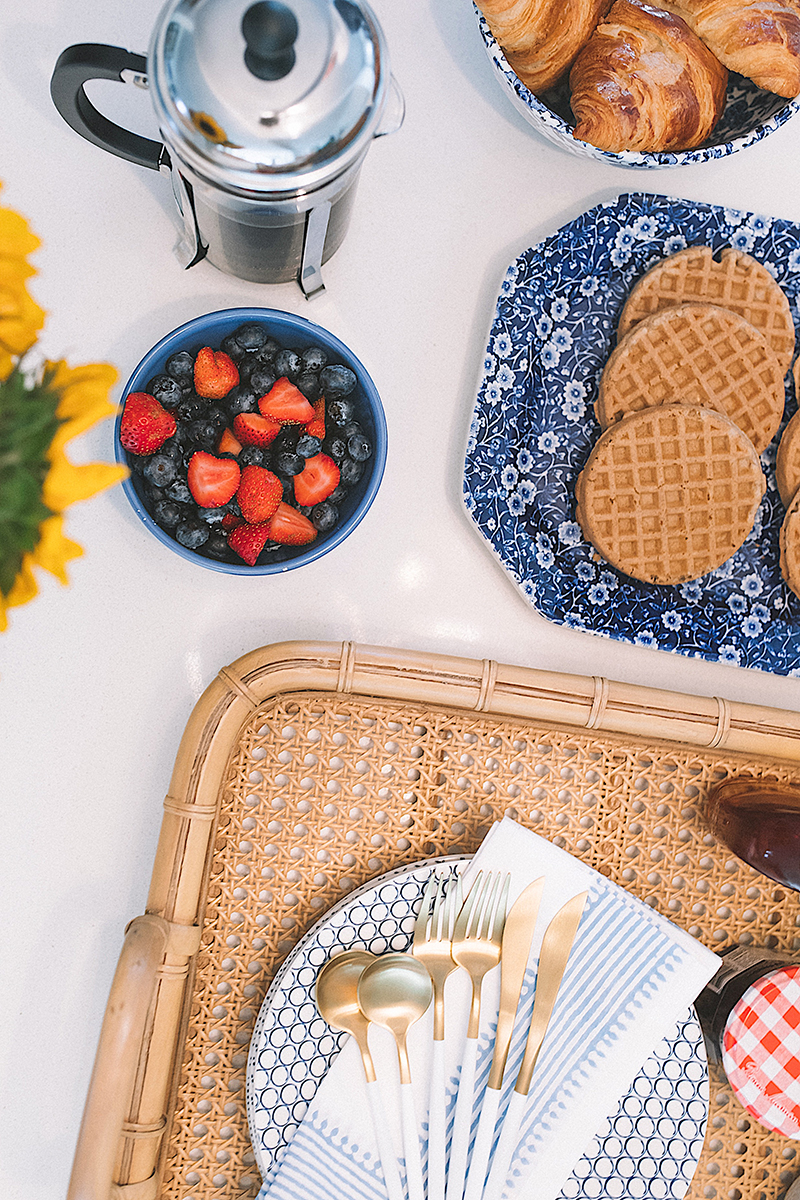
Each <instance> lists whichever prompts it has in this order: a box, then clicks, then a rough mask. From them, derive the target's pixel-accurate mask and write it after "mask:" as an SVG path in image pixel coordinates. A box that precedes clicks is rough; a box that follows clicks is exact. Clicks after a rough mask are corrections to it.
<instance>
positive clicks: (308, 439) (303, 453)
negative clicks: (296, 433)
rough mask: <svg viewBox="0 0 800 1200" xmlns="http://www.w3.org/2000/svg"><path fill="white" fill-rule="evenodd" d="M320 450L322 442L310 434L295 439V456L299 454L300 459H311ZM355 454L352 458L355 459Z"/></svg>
mask: <svg viewBox="0 0 800 1200" xmlns="http://www.w3.org/2000/svg"><path fill="white" fill-rule="evenodd" d="M321 449H322V442H321V441H320V440H319V438H318V437H312V436H311V434H309V433H305V434H303V436H302V437H300V438H298V439H297V445H296V446H295V451H294V452H295V454H299V455H300V457H301V458H313V457H314V455H315V454H319V452H320V450H321ZM355 457H356V456H355V454H354V455H353V458H355Z"/></svg>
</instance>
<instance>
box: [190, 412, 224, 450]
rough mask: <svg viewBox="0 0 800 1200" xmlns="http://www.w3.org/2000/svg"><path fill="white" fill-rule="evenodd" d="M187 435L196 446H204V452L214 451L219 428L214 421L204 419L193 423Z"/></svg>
mask: <svg viewBox="0 0 800 1200" xmlns="http://www.w3.org/2000/svg"><path fill="white" fill-rule="evenodd" d="M187 433H188V434H189V437H190V438H191V439H192V441H193V442H194V443H195V445H197V446H202V448H203V449H204V450H213V449H214V447H215V446H216V444H217V427H216V425H215V424H214V423H213V421H208V420H205V419H202V418H201V420H199V421H192V423H191V424H190V425H189V427H188V429H187Z"/></svg>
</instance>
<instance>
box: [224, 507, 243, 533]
mask: <svg viewBox="0 0 800 1200" xmlns="http://www.w3.org/2000/svg"><path fill="white" fill-rule="evenodd" d="M220 525H221V526H222V528H223V529H224V530H225V532H226V533H230V531H231V530H232V529H235V528H236V526H237V525H244V517H237V516H236V513H232V512H226V513H225V516H224V517H223V518H222V520H221V521H220Z"/></svg>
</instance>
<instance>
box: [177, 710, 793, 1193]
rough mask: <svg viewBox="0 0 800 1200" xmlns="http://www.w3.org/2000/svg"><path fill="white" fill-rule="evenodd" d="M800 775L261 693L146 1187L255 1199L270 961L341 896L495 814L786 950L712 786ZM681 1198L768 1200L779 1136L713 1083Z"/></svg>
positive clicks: (233, 763)
mask: <svg viewBox="0 0 800 1200" xmlns="http://www.w3.org/2000/svg"><path fill="white" fill-rule="evenodd" d="M734 772H736V773H742V772H744V773H746V774H749V775H752V776H755V777H758V776H761V775H767V774H769V775H770V776H771V777H773V778H779V779H791V780H795V781H800V766H794V767H790V766H787V765H783V766H781V767H778V768H777V769H776V768H774V767H773V768H772V770H770V771H767V769H766V767H765V766H764V765H763V764H762V763H760V762H759V761H757V760H753V759H749V758H747V757H746V756H744V755H736V754H726V753H724V752H722V751H718V750H713V749H709V750H702V749H701V750H697V749H686V750H683V749H677V750H676V749H675V748H674V747H672V748H669V749H665V747H664V746H663V745H661V746H659V745H658V743H653V744H646V743H644V742H642V743H638V744H637V743H635V742H632V741H631V740H630V739H626V740H625V741H624V742H623V741H622V740H621V739H616V738H614V737H612V736H609V735H606V734H597V733H591V732H583V733H575V732H571V731H558V730H553V729H539V728H536V727H534V726H532V725H530V724H528V723H525V722H522V721H515V720H511V719H509V720H503V719H498V718H497V717H493V716H486V715H470V714H465V713H463V712H461V711H453V710H449V709H446V708H441V709H436V708H423V707H420V706H415V705H413V704H408V703H396V704H393V703H390V702H378V701H375V700H374V699H368V698H360V697H357V696H356V697H353V696H348V697H345V696H342V695H336V694H333V695H325V696H320V695H318V694H292V695H288V694H287V695H283V696H279V697H277V698H276V699H273V700H270V701H268V702H266V703H264V704H263V705H262V706H261V707H260V708H259V709H258V710H257V711H256V712H255V714H254V715H253V716H252V718H251V719H250V720H249V721H248V722H247V724H246V725H245V727H244V728H243V730H242V734H241V737H240V741H239V745H238V746H237V747H236V748H235V749H234V751H233V754H232V757H231V760H230V765H229V769H228V772H227V782H226V785H225V787H224V790H223V795H222V797H221V810H220V818H219V824H218V830H217V838H216V847H215V855H214V860H213V866H212V870H211V876H210V880H209V888H208V898H207V904H206V911H205V923H204V928H203V934H202V942H201V948H200V953H199V957H198V960H197V968H196V974H195V977H194V981H193V991H192V997H191V1004H190V1011H189V1013H188V1025H187V1035H186V1041H185V1046H184V1049H183V1053H182V1061H181V1062H180V1064H179V1067H178V1071H177V1078H176V1090H175V1096H174V1105H173V1109H174V1111H173V1114H172V1120H171V1128H170V1131H169V1134H168V1138H167V1141H166V1145H165V1148H164V1155H163V1158H162V1169H163V1178H162V1185H161V1190H160V1193H159V1194H160V1195H161V1196H162V1197H165V1198H169V1200H190V1198H192V1200H206V1198H211V1197H222V1196H225V1197H229V1196H239V1195H241V1196H252V1195H255V1193H256V1191H257V1189H258V1187H259V1186H260V1178H259V1174H258V1170H257V1168H256V1166H255V1162H254V1156H253V1154H252V1150H251V1147H250V1143H249V1139H248V1135H247V1120H246V1112H245V1068H246V1059H247V1050H248V1044H249V1040H250V1035H251V1031H252V1028H253V1022H254V1020H255V1017H256V1014H257V1012H258V1009H259V1006H260V1004H261V1001H262V999H263V997H264V994H265V992H266V989H267V986H268V984H269V981H270V979H271V978H272V976H273V974H274V972H275V970H276V968H277V966H278V964H279V963H280V962H281V961H282V959H283V958H284V957H285V955H286V953H287V952H288V950H290V949H291V947H292V946H293V945H294V944H295V943H296V942H297V940H298V939H299V937H300V936H301V935H302V934H303V933H304V932H305V930H306V929H307V928H308V927H309V926H310V925H311V924H312V923H313V922H314V921H315V920H316V919H317V918H318V917H320V916H321V915H322V914H323V913H324V912H325V911H326V909H327V908H328V907H329V906H330V905H331V904H333V903H334V902H335V901H336V900H338V899H339V898H340V897H341V896H342V895H343V894H345V893H346V892H347V891H348V890H349V889H352V888H354V887H356V886H358V885H360V884H361V883H363V882H365V881H366V880H368V879H371V878H373V877H375V876H377V875H380V874H381V873H382V872H384V871H386V870H388V869H390V868H392V867H394V866H397V865H399V864H401V863H410V862H413V861H416V860H419V859H423V858H426V857H429V856H433V855H438V854H448V853H462V852H465V853H471V852H473V851H474V850H475V849H477V847H478V845H479V844H480V841H481V839H482V837H483V836H484V835H485V833H486V831H487V830H488V828H489V826H490V824H491V823H492V821H494V820H495V819H497V818H498V817H499V816H501V815H502V814H504V813H509V814H510V815H513V816H514V817H515V818H516V819H517V820H519V821H520V822H522V823H523V824H525V825H527V826H529V827H530V828H532V829H534V830H535V831H536V832H538V833H540V834H543V835H544V836H546V837H548V838H549V839H551V840H552V841H554V842H555V843H556V844H558V845H560V846H562V847H563V848H564V849H566V850H568V851H569V852H570V853H572V854H575V855H576V856H577V857H579V858H581V859H582V860H583V861H584V862H586V863H588V864H589V865H590V866H592V867H595V868H596V869H598V870H599V871H601V872H602V873H603V874H604V875H606V876H608V877H609V878H610V879H612V880H614V881H615V882H617V883H619V884H621V885H622V886H623V887H626V888H628V889H629V890H630V891H631V892H632V893H633V894H635V895H637V896H638V897H640V898H641V899H643V900H645V901H646V902H647V903H649V904H651V905H653V906H654V907H655V908H657V909H658V910H659V911H661V912H663V913H664V914H665V915H667V916H668V917H670V918H671V919H672V920H674V921H675V922H676V923H677V924H679V925H681V926H683V927H684V928H685V929H688V930H689V931H690V932H691V933H693V934H694V935H695V936H698V937H699V938H700V939H701V940H702V941H704V942H705V943H706V944H707V945H710V946H712V947H716V948H721V947H723V946H725V945H727V944H728V943H730V942H734V941H742V942H752V943H755V944H763V945H770V946H777V947H782V948H788V949H795V948H798V947H800V936H798V935H799V934H800V929H798V921H800V904H798V897H797V896H796V895H795V894H794V893H791V894H787V893H786V892H785V890H784V889H781V888H778V887H776V886H775V885H773V884H772V883H770V882H769V881H768V880H766V879H765V878H764V877H763V876H760V875H758V874H757V873H756V872H754V871H752V870H751V869H750V868H749V867H747V866H746V865H744V864H743V863H740V862H739V861H738V860H736V859H734V858H733V857H732V856H731V855H730V854H729V853H728V852H727V851H725V850H724V849H723V848H721V847H720V846H718V845H716V843H715V842H714V839H713V838H712V837H711V836H710V835H709V834H708V832H707V830H706V828H705V826H704V824H703V820H702V811H703V804H704V797H705V794H706V791H707V788H708V785H709V783H710V782H711V781H712V780H713V779H715V778H719V777H722V776H725V775H728V774H731V773H734ZM711 1097H712V1100H711V1113H710V1121H709V1133H708V1137H707V1139H706V1146H705V1149H704V1152H703V1158H702V1160H701V1163H700V1166H699V1168H698V1171H697V1174H696V1176H695V1181H694V1183H693V1185H692V1189H691V1193H690V1194H691V1197H692V1198H693V1200H697V1198H699V1197H708V1198H709V1200H712V1198H715V1197H720V1198H731V1200H739V1197H741V1196H746V1197H747V1198H748V1200H758V1198H759V1197H765V1198H768V1200H774V1198H775V1197H777V1196H778V1194H779V1193H781V1192H782V1191H783V1190H784V1189H785V1186H786V1184H787V1182H788V1181H789V1180H790V1179H791V1178H793V1176H794V1174H795V1173H796V1160H795V1150H794V1144H793V1143H791V1142H788V1141H786V1140H785V1139H782V1138H780V1137H779V1136H777V1135H775V1134H771V1133H769V1132H768V1131H766V1130H764V1129H762V1128H761V1127H759V1126H758V1125H756V1123H755V1122H750V1121H748V1120H747V1119H746V1114H745V1113H744V1111H743V1110H742V1109H741V1108H740V1107H739V1106H738V1104H737V1102H736V1101H735V1100H734V1099H733V1097H732V1095H731V1092H730V1089H729V1088H728V1087H727V1085H726V1084H725V1082H724V1078H719V1077H717V1076H716V1075H713V1076H712V1086H711Z"/></svg>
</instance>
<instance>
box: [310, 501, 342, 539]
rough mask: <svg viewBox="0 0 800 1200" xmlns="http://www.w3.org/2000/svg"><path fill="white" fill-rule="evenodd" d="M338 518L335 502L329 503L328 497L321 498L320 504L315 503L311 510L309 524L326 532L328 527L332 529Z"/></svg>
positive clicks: (321, 531)
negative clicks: (325, 498)
mask: <svg viewBox="0 0 800 1200" xmlns="http://www.w3.org/2000/svg"><path fill="white" fill-rule="evenodd" d="M338 520H339V510H338V508H337V507H336V505H335V504H331V502H330V498H329V499H327V500H323V501H322V503H321V504H315V505H314V507H313V508H312V510H311V524H312V525H313V526H314V528H315V529H318V530H319V531H320V533H327V532H328V530H329V529H333V527H334V525H335V524H336V522H337V521H338Z"/></svg>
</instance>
